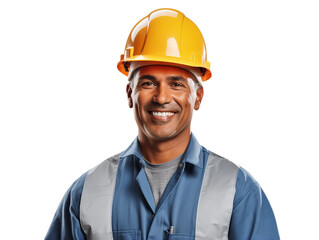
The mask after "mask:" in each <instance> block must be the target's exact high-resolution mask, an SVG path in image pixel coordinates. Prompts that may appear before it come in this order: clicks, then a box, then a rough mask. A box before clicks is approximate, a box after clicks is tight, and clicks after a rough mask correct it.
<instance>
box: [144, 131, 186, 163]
mask: <svg viewBox="0 0 319 240" xmlns="http://www.w3.org/2000/svg"><path fill="white" fill-rule="evenodd" d="M138 140H139V146H140V150H141V153H142V155H143V157H144V158H145V159H147V160H148V161H149V162H150V163H153V164H161V163H165V162H168V161H170V160H172V159H174V158H176V157H178V156H179V155H181V154H182V153H184V152H185V150H186V148H187V146H188V143H189V140H190V131H186V132H185V133H180V134H178V136H175V137H174V138H171V139H165V140H158V139H153V138H149V137H147V136H145V135H144V134H141V133H139V134H138Z"/></svg>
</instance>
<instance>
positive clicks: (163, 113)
mask: <svg viewBox="0 0 319 240" xmlns="http://www.w3.org/2000/svg"><path fill="white" fill-rule="evenodd" d="M151 114H152V115H154V116H159V117H166V116H173V115H174V113H173V112H151Z"/></svg>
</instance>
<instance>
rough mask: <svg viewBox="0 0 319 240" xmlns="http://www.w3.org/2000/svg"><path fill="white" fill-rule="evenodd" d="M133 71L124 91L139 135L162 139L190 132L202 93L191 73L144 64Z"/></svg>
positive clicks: (179, 69) (174, 68)
mask: <svg viewBox="0 0 319 240" xmlns="http://www.w3.org/2000/svg"><path fill="white" fill-rule="evenodd" d="M136 71H137V72H136V73H135V75H134V77H133V79H132V80H131V81H134V82H133V87H132V88H131V87H130V86H129V85H128V87H127V93H128V99H129V105H130V107H133V109H134V115H135V120H136V122H137V125H138V128H139V138H140V137H146V138H149V139H153V140H157V141H162V140H168V139H171V138H174V137H176V136H181V135H183V134H185V136H186V135H187V134H188V135H189V134H190V124H191V119H192V113H193V109H195V110H198V109H199V106H200V102H201V100H202V97H203V88H202V87H197V85H196V84H195V82H194V76H193V75H192V74H191V73H190V72H189V71H187V70H185V69H182V68H179V67H175V66H153V65H152V66H144V67H141V68H139V69H138V70H136ZM131 86H132V85H131Z"/></svg>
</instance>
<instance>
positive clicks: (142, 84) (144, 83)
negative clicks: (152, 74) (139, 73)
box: [141, 82, 154, 86]
mask: <svg viewBox="0 0 319 240" xmlns="http://www.w3.org/2000/svg"><path fill="white" fill-rule="evenodd" d="M152 85H154V83H153V82H143V83H141V86H152Z"/></svg>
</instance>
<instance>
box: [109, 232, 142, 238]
mask: <svg viewBox="0 0 319 240" xmlns="http://www.w3.org/2000/svg"><path fill="white" fill-rule="evenodd" d="M113 239H114V240H141V232H140V231H139V230H128V231H114V232H113Z"/></svg>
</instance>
